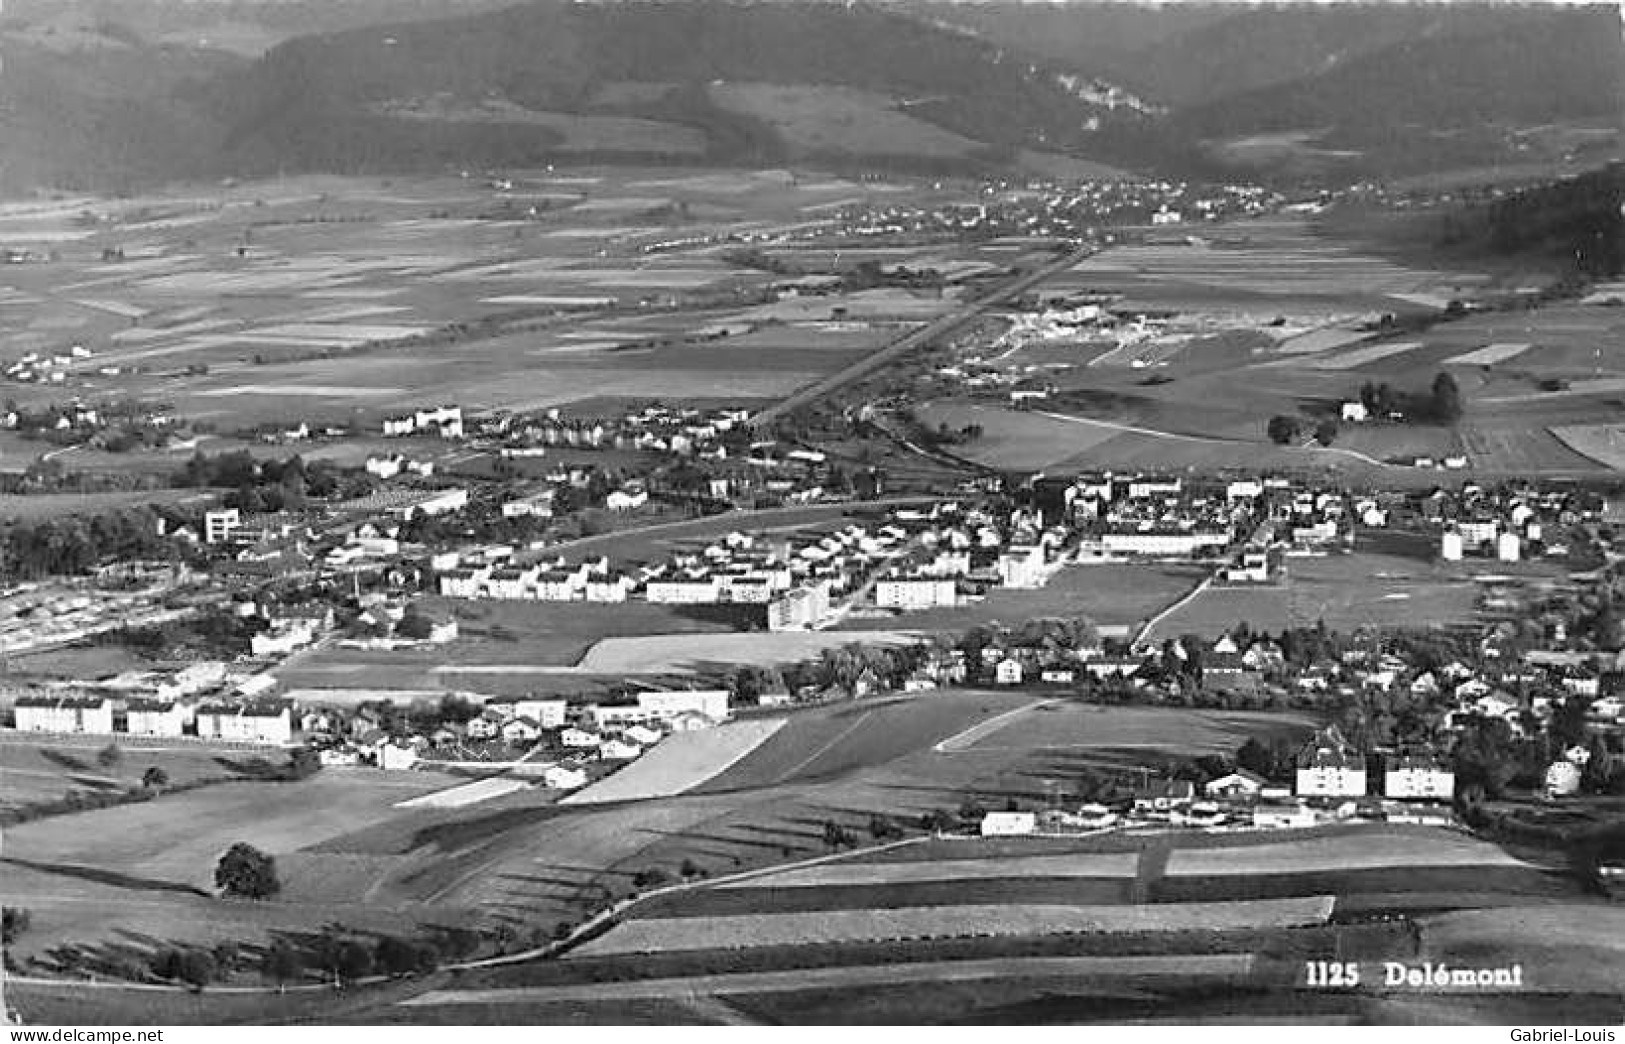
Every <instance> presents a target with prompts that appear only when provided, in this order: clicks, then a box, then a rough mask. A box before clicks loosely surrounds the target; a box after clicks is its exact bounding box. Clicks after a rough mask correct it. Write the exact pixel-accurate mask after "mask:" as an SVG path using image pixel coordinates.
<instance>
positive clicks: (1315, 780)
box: [1297, 725, 1366, 797]
mask: <svg viewBox="0 0 1625 1044" xmlns="http://www.w3.org/2000/svg"><path fill="white" fill-rule="evenodd" d="M1365 782H1366V779H1365V761H1364V759H1363V758H1361V757H1360V755H1359V753H1358V752H1357V751H1355V750H1354V749H1353V748H1352V747H1351V746H1350V745H1349V743H1348V741H1347V740H1345V739H1344V738H1343V734H1342V733H1341V732H1339V731H1338V729H1337V727H1336V726H1335V725H1334V726H1331V727H1329V728H1327V729H1324V730H1323V731H1321V732H1318V733H1316V734H1315V735H1314V737H1313V738H1312V739H1310V741H1309V742H1308V743H1307V744H1305V745H1304V748H1303V750H1302V751H1301V752H1299V754H1298V779H1297V783H1298V786H1297V792H1298V796H1299V797H1363V796H1365Z"/></svg>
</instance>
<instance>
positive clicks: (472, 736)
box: [300, 689, 731, 790]
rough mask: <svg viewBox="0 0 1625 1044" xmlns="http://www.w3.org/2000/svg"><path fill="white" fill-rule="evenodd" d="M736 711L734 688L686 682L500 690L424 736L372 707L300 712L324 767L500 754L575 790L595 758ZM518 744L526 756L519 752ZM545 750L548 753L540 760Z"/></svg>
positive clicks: (518, 770) (640, 748) (619, 758)
mask: <svg viewBox="0 0 1625 1044" xmlns="http://www.w3.org/2000/svg"><path fill="white" fill-rule="evenodd" d="M730 714H731V710H730V708H729V694H728V692H727V690H725V689H706V690H686V689H685V690H671V691H646V692H640V693H638V694H637V696H636V699H635V702H632V703H626V704H602V703H589V704H584V705H572V704H571V703H570V702H569V701H567V700H563V699H552V698H540V697H531V696H512V697H492V698H490V699H488V700H486V701H485V703H484V706H483V707H482V708H481V709H480V711H479V713H478V714H476V715H475V716H474V717H472V718H470V719H468V720H467V721H462V722H441V723H440V725H439V726H438V727H436V728H433V729H431V730H428V731H426V732H424V733H418V732H414V731H411V730H410V729H402V728H395V729H393V730H392V729H389V728H386V727H385V725H386V723H385V722H384V720H383V719H382V717H381V716H379V715H377V714H375V713H373V712H371V711H369V710H367V709H362V710H360V711H355V712H344V711H339V710H335V709H320V710H316V709H313V710H311V711H309V712H307V713H306V714H305V715H304V716H303V717H302V718H301V719H300V728H301V731H302V732H303V734H304V736H305V738H306V741H307V742H309V743H311V744H313V745H314V746H316V747H317V748H318V750H319V754H318V756H319V758H320V759H321V761H322V763H323V764H324V765H333V766H350V765H362V764H370V765H376V766H377V767H379V768H382V769H390V770H404V769H411V768H415V767H419V766H421V765H423V764H440V765H447V766H467V767H480V766H485V767H491V766H493V765H495V764H498V763H499V762H494V761H492V760H491V759H492V757H493V756H497V757H500V758H502V759H503V760H501V761H500V764H502V765H505V766H508V767H509V768H511V770H512V771H513V772H514V773H515V774H517V775H523V776H527V777H532V778H537V779H539V780H540V781H541V782H542V783H543V785H545V786H548V787H551V788H554V789H559V790H574V789H576V788H578V787H581V786H584V785H585V784H586V783H587V781H588V780H589V778H590V777H591V775H592V774H593V772H592V769H593V766H594V764H595V763H600V762H602V763H624V762H627V761H631V760H634V759H636V758H638V757H641V756H642V755H643V753H644V752H645V751H647V750H648V749H649V748H650V747H652V746H654V745H655V744H657V743H659V742H661V740H663V739H664V738H665V737H666V736H668V735H670V734H672V733H675V732H689V731H694V730H698V729H708V728H712V727H714V726H716V725H717V724H720V723H721V722H723V721H725V720H727V718H728V717H729V715H730ZM515 751H523V753H522V754H520V755H519V756H518V757H517V758H516V757H515V756H514V752H515ZM543 752H545V753H546V755H547V757H546V758H545V759H543V758H537V757H533V755H536V754H538V753H543ZM604 767H606V768H607V767H613V765H612V764H606V765H604Z"/></svg>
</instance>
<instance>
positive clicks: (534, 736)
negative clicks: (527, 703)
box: [498, 715, 542, 743]
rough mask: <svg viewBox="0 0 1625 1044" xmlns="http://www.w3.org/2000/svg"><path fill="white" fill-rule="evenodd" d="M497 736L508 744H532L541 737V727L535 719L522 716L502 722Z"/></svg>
mask: <svg viewBox="0 0 1625 1044" xmlns="http://www.w3.org/2000/svg"><path fill="white" fill-rule="evenodd" d="M498 734H499V735H500V736H501V737H502V738H503V739H504V740H505V741H507V742H508V743H534V742H535V741H537V740H538V739H541V737H542V727H541V726H540V725H539V724H537V723H536V719H534V718H529V717H525V716H523V715H521V716H519V717H517V718H510V719H508V720H507V721H504V722H503V723H502V725H501V726H500V727H499V728H498Z"/></svg>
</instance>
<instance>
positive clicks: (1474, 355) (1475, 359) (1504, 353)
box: [1444, 344, 1534, 366]
mask: <svg viewBox="0 0 1625 1044" xmlns="http://www.w3.org/2000/svg"><path fill="white" fill-rule="evenodd" d="M1533 347H1534V345H1532V344H1486V345H1485V346H1484V347H1482V348H1480V349H1478V350H1477V351H1472V352H1468V353H1466V354H1465V355H1457V356H1453V357H1452V358H1449V359H1446V360H1445V361H1444V362H1445V365H1446V366H1494V365H1495V364H1496V363H1503V362H1506V361H1507V360H1508V359H1513V358H1516V357H1518V356H1520V355H1522V354H1523V353H1524V352H1527V351H1528V350H1529V349H1530V348H1533Z"/></svg>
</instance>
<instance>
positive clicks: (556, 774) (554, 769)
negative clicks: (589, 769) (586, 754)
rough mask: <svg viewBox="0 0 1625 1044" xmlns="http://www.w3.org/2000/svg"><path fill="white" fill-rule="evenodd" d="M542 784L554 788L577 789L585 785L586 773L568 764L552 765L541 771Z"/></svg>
mask: <svg viewBox="0 0 1625 1044" xmlns="http://www.w3.org/2000/svg"><path fill="white" fill-rule="evenodd" d="M542 784H543V785H544V786H547V787H551V788H552V789H554V790H577V789H579V788H581V787H584V786H586V785H587V773H586V772H585V771H583V770H582V769H579V768H572V767H570V766H568V765H552V766H549V767H548V768H547V769H546V770H545V771H544V772H543V773H542Z"/></svg>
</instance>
